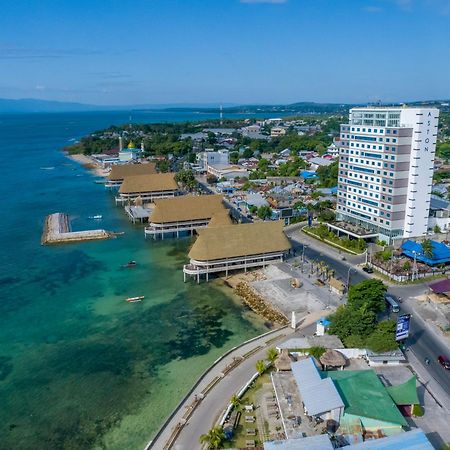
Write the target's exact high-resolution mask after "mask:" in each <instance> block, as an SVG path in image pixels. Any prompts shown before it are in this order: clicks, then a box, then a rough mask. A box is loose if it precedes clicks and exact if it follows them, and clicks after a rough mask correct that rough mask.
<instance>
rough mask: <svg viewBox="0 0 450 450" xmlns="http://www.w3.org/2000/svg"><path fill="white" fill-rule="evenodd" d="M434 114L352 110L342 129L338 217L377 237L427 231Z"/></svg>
mask: <svg viewBox="0 0 450 450" xmlns="http://www.w3.org/2000/svg"><path fill="white" fill-rule="evenodd" d="M438 117H439V110H438V109H436V108H408V107H397V108H391V107H390V108H383V107H367V108H353V109H351V110H350V114H349V124H346V125H341V139H340V140H341V142H342V147H341V149H340V160H339V176H338V200H337V218H338V220H344V221H346V222H350V223H353V224H356V225H360V226H362V227H364V228H366V229H368V230H370V231H372V232H374V233H378V234H379V238H380V239H382V240H385V241H387V242H391V241H392V238H395V237H415V236H421V235H424V234H426V233H427V228H428V214H429V209H430V196H431V185H432V178H433V165H434V155H435V151H436V136H437V128H438Z"/></svg>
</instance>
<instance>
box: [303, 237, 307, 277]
mask: <svg viewBox="0 0 450 450" xmlns="http://www.w3.org/2000/svg"><path fill="white" fill-rule="evenodd" d="M305 247H308V246H307V245H306V244H303V248H302V273H303V264H304V262H305Z"/></svg>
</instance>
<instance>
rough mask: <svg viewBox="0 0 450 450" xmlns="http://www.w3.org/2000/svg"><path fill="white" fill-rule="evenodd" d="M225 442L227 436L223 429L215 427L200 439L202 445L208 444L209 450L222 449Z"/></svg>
mask: <svg viewBox="0 0 450 450" xmlns="http://www.w3.org/2000/svg"><path fill="white" fill-rule="evenodd" d="M224 440H225V434H224V432H223V428H222V427H219V426H217V427H213V428H211V429H210V430H209V431H208V433H206V434H202V435H201V436H200V438H199V441H200V443H201V444H208V448H210V449H217V448H220V447H221V445H222V442H223V441H224Z"/></svg>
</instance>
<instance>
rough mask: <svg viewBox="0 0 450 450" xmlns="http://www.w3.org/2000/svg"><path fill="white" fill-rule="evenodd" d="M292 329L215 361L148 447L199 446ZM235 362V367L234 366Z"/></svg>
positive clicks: (305, 322) (178, 449)
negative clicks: (233, 398)
mask: <svg viewBox="0 0 450 450" xmlns="http://www.w3.org/2000/svg"><path fill="white" fill-rule="evenodd" d="M324 313H326V312H325V311H320V312H318V313H314V314H308V315H306V316H305V317H304V318H303V319H302V320H301V321H300V325H299V327H298V329H297V331H298V330H299V329H303V328H306V327H308V326H310V325H311V324H312V323H314V322H315V321H316V320H318V319H319V318H320V317H321V316H323V314H324ZM293 332H294V331H293V330H292V329H291V328H288V327H285V328H282V329H278V330H276V331H273V332H271V333H270V334H265V335H262V336H260V337H258V338H257V339H255V340H253V341H252V342H249V343H246V344H245V345H243V346H242V347H239V348H237V349H236V350H234V351H232V352H230V353H228V354H227V355H226V356H225V357H224V358H223V359H222V360H220V361H219V362H218V363H217V364H215V365H213V366H212V367H211V368H210V370H209V372H208V373H207V374H206V375H205V376H204V378H203V379H202V380H201V381H200V383H199V384H198V385H197V386H196V387H195V389H194V390H193V391H192V392H191V393H190V394H189V395H188V396H187V398H185V399H184V401H183V402H182V404H180V405H179V407H178V409H177V410H176V412H175V414H174V415H173V416H172V417H171V419H170V420H169V422H168V423H167V424H166V426H165V427H164V429H163V430H162V432H161V433H160V434H159V435H157V437H156V438H155V439H154V440H153V442H151V443H149V445H148V446H147V447H146V450H147V449H158V450H162V449H169V448H173V449H175V450H195V449H200V448H201V445H200V444H199V437H200V435H201V434H204V433H207V432H208V430H209V429H210V428H211V427H212V426H213V425H214V424H215V423H217V421H218V420H219V419H220V417H221V415H222V413H223V412H224V411H225V409H226V407H227V406H228V403H229V400H230V398H231V396H232V395H233V394H236V393H237V392H238V391H239V390H240V389H241V388H242V387H243V386H244V385H245V384H246V382H247V381H248V380H249V379H250V378H251V377H252V375H254V374H255V372H256V368H255V366H256V361H258V360H259V359H265V358H266V352H267V349H268V348H270V347H274V346H275V344H277V343H278V342H280V341H282V340H285V339H286V338H287V337H288V336H289V335H290V334H292V333H293ZM238 361H240V362H238ZM233 365H235V367H234V368H231V367H232V366H233ZM230 368H231V369H230ZM224 373H225V375H224ZM194 405H195V406H194ZM181 424H182V425H181ZM168 444H170V445H168Z"/></svg>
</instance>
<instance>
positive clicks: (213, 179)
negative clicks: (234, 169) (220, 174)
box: [206, 174, 219, 184]
mask: <svg viewBox="0 0 450 450" xmlns="http://www.w3.org/2000/svg"><path fill="white" fill-rule="evenodd" d="M218 181H219V180H218V179H217V177H216V176H215V175H212V174H209V175H208V176H207V177H206V182H207V183H208V184H216V183H217V182H218Z"/></svg>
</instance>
